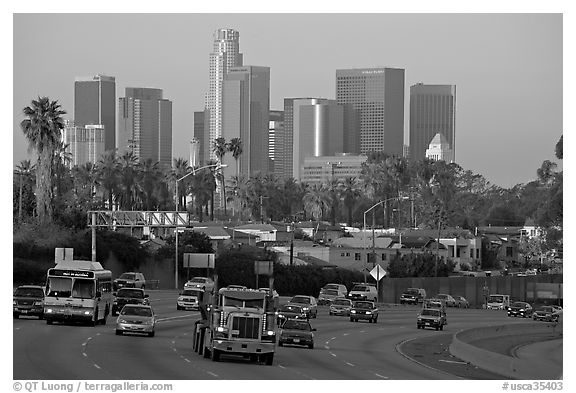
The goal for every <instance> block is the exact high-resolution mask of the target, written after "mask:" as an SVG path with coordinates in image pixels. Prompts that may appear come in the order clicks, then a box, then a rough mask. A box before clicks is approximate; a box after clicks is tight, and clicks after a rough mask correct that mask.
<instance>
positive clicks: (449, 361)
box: [438, 359, 468, 364]
mask: <svg viewBox="0 0 576 393" xmlns="http://www.w3.org/2000/svg"><path fill="white" fill-rule="evenodd" d="M438 361H439V362H444V363H455V364H468V362H459V361H456V360H444V359H438Z"/></svg>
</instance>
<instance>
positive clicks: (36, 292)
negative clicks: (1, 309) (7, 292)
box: [14, 288, 44, 297]
mask: <svg viewBox="0 0 576 393" xmlns="http://www.w3.org/2000/svg"><path fill="white" fill-rule="evenodd" d="M14 296H18V297H44V291H42V288H18V289H16V292H14Z"/></svg>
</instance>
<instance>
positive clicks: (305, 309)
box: [302, 307, 310, 311]
mask: <svg viewBox="0 0 576 393" xmlns="http://www.w3.org/2000/svg"><path fill="white" fill-rule="evenodd" d="M302 310H303V311H310V309H309V308H308V307H304V308H302Z"/></svg>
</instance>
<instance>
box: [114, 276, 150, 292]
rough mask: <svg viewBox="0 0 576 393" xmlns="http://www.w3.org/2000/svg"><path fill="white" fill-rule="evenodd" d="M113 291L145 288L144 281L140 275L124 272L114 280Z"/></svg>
mask: <svg viewBox="0 0 576 393" xmlns="http://www.w3.org/2000/svg"><path fill="white" fill-rule="evenodd" d="M112 286H113V287H114V290H117V289H120V288H142V289H144V288H146V279H145V278H144V275H143V274H142V273H136V272H126V273H122V274H121V275H120V277H118V278H117V279H116V280H114V283H113V285H112Z"/></svg>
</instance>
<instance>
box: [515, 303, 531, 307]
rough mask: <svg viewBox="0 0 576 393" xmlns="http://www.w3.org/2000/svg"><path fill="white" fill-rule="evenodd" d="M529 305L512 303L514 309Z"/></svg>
mask: <svg viewBox="0 0 576 393" xmlns="http://www.w3.org/2000/svg"><path fill="white" fill-rule="evenodd" d="M527 305H528V304H527V303H522V302H515V303H512V307H526V306H527Z"/></svg>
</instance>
